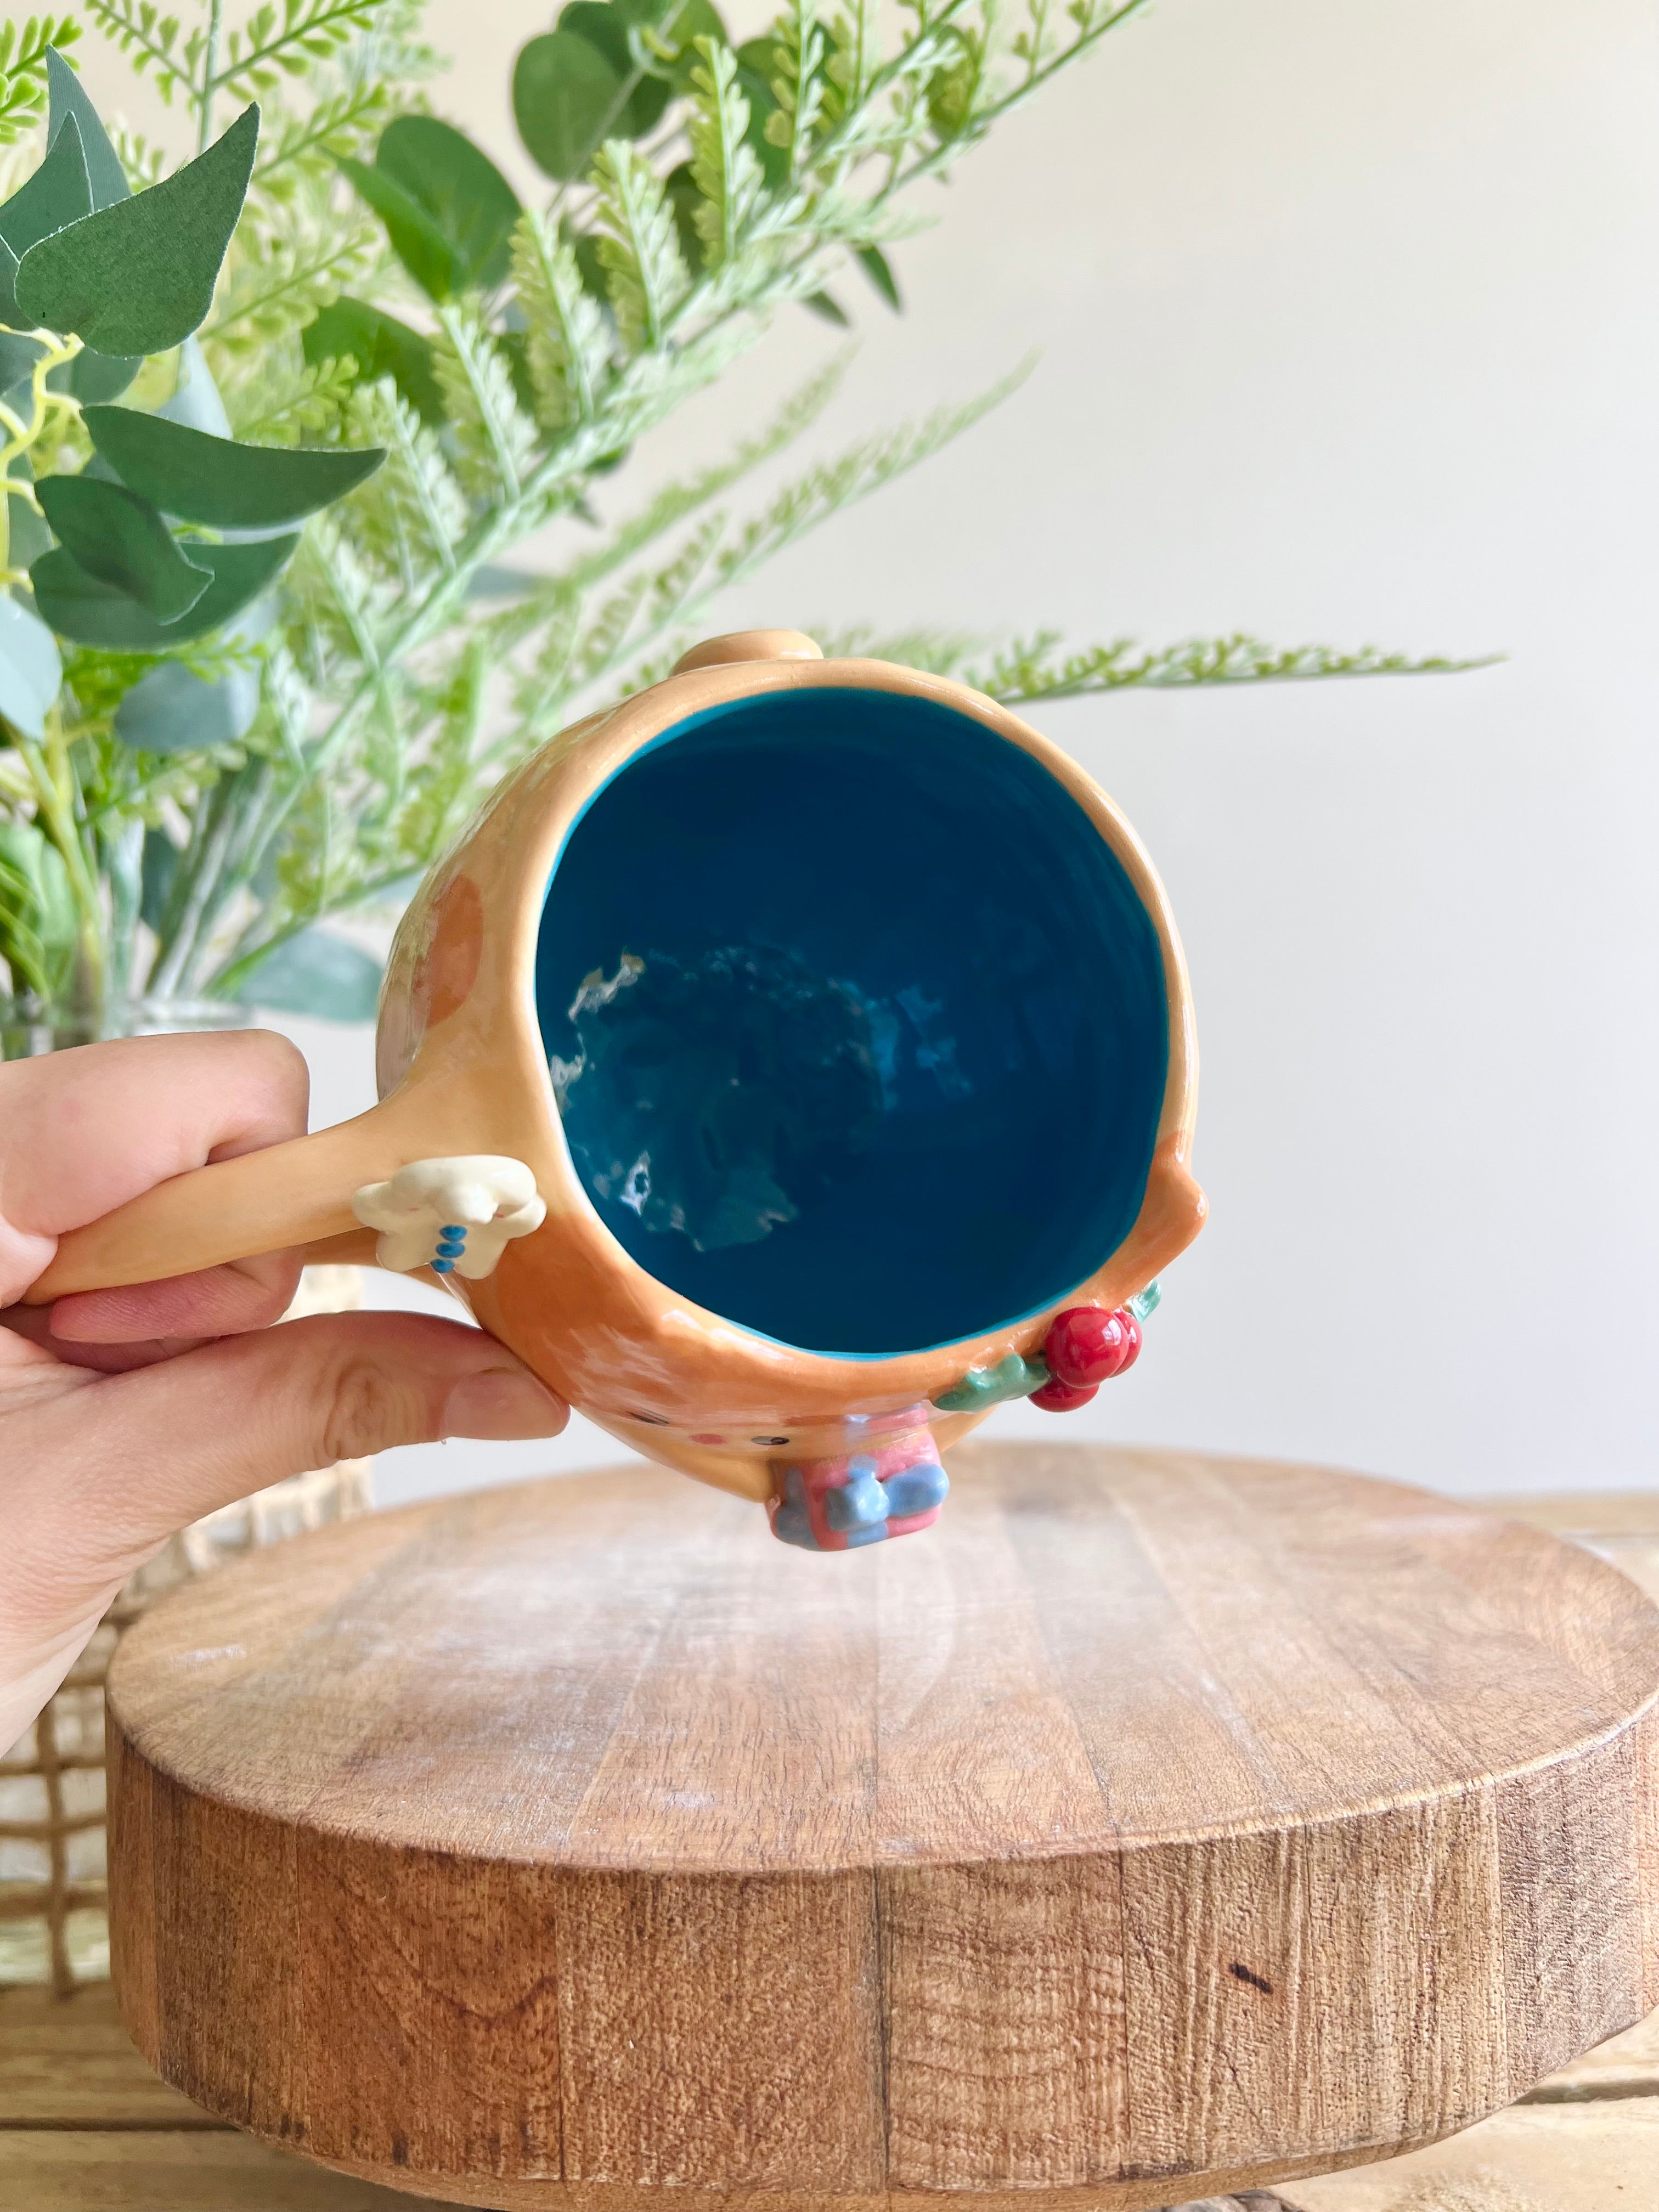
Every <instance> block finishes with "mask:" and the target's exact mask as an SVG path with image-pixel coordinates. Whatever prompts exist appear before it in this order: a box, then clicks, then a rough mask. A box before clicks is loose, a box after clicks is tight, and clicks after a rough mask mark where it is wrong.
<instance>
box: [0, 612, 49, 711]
mask: <svg viewBox="0 0 1659 2212" xmlns="http://www.w3.org/2000/svg"><path fill="white" fill-rule="evenodd" d="M63 681H64V664H63V662H62V661H61V660H60V659H58V642H57V640H56V639H55V638H54V637H53V636H52V632H51V631H50V630H49V629H47V628H46V624H45V623H43V622H42V621H41V620H40V617H39V616H38V615H32V614H31V613H30V612H29V611H28V609H27V607H24V606H20V605H18V603H17V601H16V600H15V599H14V598H13V597H12V595H11V593H10V592H0V714H3V715H4V716H5V718H6V720H7V721H9V723H10V724H11V726H12V727H13V729H15V730H21V732H22V733H23V735H24V736H25V737H26V738H36V739H37V740H38V739H40V738H44V737H45V735H46V712H47V709H48V708H50V707H51V705H52V701H53V700H54V699H56V697H57V696H58V689H59V687H60V685H61V684H62V683H63Z"/></svg>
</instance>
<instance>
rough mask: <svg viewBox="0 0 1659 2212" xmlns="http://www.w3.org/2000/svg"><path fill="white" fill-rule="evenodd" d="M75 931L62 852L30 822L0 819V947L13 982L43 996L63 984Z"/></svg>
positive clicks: (71, 893) (73, 952)
mask: <svg viewBox="0 0 1659 2212" xmlns="http://www.w3.org/2000/svg"><path fill="white" fill-rule="evenodd" d="M79 935H80V928H79V917H78V916H77V915H76V910H75V894H74V891H73V890H72V889H71V888H70V878H69V870H68V869H67V868H66V867H65V866H64V856H63V854H61V853H60V852H59V851H58V848H57V847H56V846H55V845H54V844H53V843H52V841H51V840H50V839H49V838H48V837H46V836H45V835H44V834H43V832H41V831H40V830H39V829H36V828H35V826H34V824H33V823H32V822H16V821H0V952H3V953H4V954H5V956H6V960H7V963H8V965H9V967H10V969H11V971H12V982H13V985H14V987H19V986H21V988H23V989H24V990H28V991H33V992H34V993H36V994H38V995H39V996H40V997H41V998H43V999H48V998H52V997H53V996H54V995H56V994H58V992H60V991H62V990H64V988H65V987H66V986H67V985H68V983H69V981H70V977H71V975H72V974H73V971H74V967H75V956H76V944H77V941H78V939H79Z"/></svg>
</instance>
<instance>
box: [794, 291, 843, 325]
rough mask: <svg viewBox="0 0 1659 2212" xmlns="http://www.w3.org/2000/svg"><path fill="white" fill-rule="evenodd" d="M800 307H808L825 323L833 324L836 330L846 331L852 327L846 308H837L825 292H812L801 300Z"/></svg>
mask: <svg viewBox="0 0 1659 2212" xmlns="http://www.w3.org/2000/svg"><path fill="white" fill-rule="evenodd" d="M801 305H802V307H810V308H811V311H812V313H814V314H815V315H821V316H822V317H823V319H824V321H825V322H826V323H833V324H834V325H836V329H837V330H842V331H844V330H848V329H850V328H851V326H852V317H851V316H850V315H849V314H848V312H847V310H846V308H845V307H840V306H838V305H837V304H836V301H834V300H832V299H831V298H830V296H829V294H828V293H827V292H814V293H812V294H811V295H810V296H809V297H807V298H806V299H805V300H803V301H801Z"/></svg>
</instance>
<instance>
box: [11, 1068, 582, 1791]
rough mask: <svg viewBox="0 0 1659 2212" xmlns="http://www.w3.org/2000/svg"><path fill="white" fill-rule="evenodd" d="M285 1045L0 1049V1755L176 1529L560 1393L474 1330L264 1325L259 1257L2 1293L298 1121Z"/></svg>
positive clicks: (529, 1421) (553, 1407) (417, 1320)
mask: <svg viewBox="0 0 1659 2212" xmlns="http://www.w3.org/2000/svg"><path fill="white" fill-rule="evenodd" d="M307 1087H308V1086H307V1074H306V1066H305V1062H304V1060H302V1059H301V1056H300V1054H298V1053H297V1052H296V1051H295V1049H294V1048H293V1047H292V1046H291V1045H290V1044H289V1043H288V1042H287V1041H286V1040H285V1039H284V1038H282V1037H279V1036H274V1035H272V1034H271V1033H270V1032H269V1031H267V1030H240V1031H234V1032H229V1033H223V1034H218V1035H209V1036H159V1037H135V1038H131V1039H129V1040H125V1041H123V1042H118V1043H112V1044H94V1045H85V1046H82V1047H81V1048H78V1049H77V1050H75V1051H72V1052H61V1053H52V1054H47V1055H46V1056H45V1057H43V1058H40V1059H37V1060H9V1061H7V1062H5V1063H4V1064H3V1065H0V1750H3V1749H5V1748H6V1747H8V1746H9V1745H10V1744H12V1743H14V1742H15V1741H16V1739H17V1738H18V1737H19V1736H20V1735H21V1734H22V1732H23V1730H24V1729H26V1728H27V1726H28V1724H29V1723H30V1722H31V1721H32V1720H33V1718H34V1717H35V1715H36V1714H37V1713H38V1712H39V1711H40V1708H41V1707H42V1706H43V1705H45V1704H46V1700H47V1699H48V1698H50V1697H51V1695H52V1692H53V1691H54V1690H55V1689H56V1688H57V1687H58V1684H59V1683H60V1682H61V1681H62V1680H63V1679H64V1675H65V1674H67V1673H68V1672H69V1669H70V1666H71V1665H72V1664H73V1663H74V1662H75V1660H76V1657H77V1656H78V1655H79V1654H80V1652H81V1651H82V1650H83V1649H84V1648H85V1646H86V1644H87V1643H88V1639H89V1638H90V1637H91V1635H92V1632H93V1631H94V1629H95V1628H96V1626H98V1623H99V1621H100V1619H101V1618H102V1616H103V1614H104V1612H105V1611H106V1608H107V1607H108V1605H109V1603H110V1601H111V1600H112V1598H113V1597H114V1595H115V1594H116V1592H117V1590H118V1589H119V1588H120V1586H121V1584H122V1583H124V1582H125V1580H126V1578H127V1577H128V1576H129V1575H130V1574H131V1572H132V1571H133V1570H134V1569H135V1568H136V1567H138V1566H141V1565H143V1562H144V1561H145V1560H146V1559H150V1558H152V1557H153V1556H154V1555H155V1553H157V1552H158V1551H160V1549H161V1547H162V1545H163V1544H165V1543H166V1541H167V1538H168V1537H169V1536H170V1535H172V1534H173V1531H174V1530H175V1529H178V1528H182V1527H183V1526H184V1525H185V1523H186V1522H190V1521H194V1520H197V1519H198V1518H199V1517H200V1516H201V1515H203V1514H204V1513H210V1512H211V1511H212V1510H214V1508H215V1507H216V1506H220V1505H227V1504H230V1503H231V1501H232V1500H233V1499H234V1498H245V1497H246V1496H247V1494H248V1493H249V1492H251V1491H254V1490H258V1489H260V1488H262V1487H263V1486H264V1485H265V1484H267V1483H270V1482H277V1481H280V1480H282V1479H283V1477H284V1476H285V1475H290V1474H304V1473H305V1472H306V1471H307V1469H309V1468H318V1467H327V1466H329V1465H331V1463H332V1462H334V1461H335V1460H337V1459H352V1458H356V1457H359V1456H362V1455H366V1454H368V1453H370V1452H376V1451H382V1450H385V1449H386V1448H387V1447H389V1446H390V1445H392V1444H408V1443H426V1442H428V1441H431V1440H432V1439H434V1438H436V1437H451V1436H462V1437H551V1436H556V1435H557V1434H558V1432H559V1431H560V1430H561V1429H562V1427H563V1426H564V1425H565V1421H566V1419H568V1408H567V1407H565V1406H563V1405H562V1403H561V1402H560V1401H559V1400H558V1399H556V1397H554V1396H553V1395H552V1393H551V1392H550V1391H549V1390H547V1389H544V1387H543V1385H542V1384H541V1383H538V1381H537V1380H536V1378H535V1377H534V1376H532V1374H531V1373H530V1371H529V1370H528V1369H527V1368H526V1367H524V1366H522V1365H520V1363H519V1361H518V1360H516V1359H515V1358H513V1354H512V1353H511V1352H508V1351H507V1350H506V1349H505V1348H504V1347H503V1346H501V1345H499V1344H497V1343H496V1342H495V1340H494V1339H493V1338H492V1337H489V1336H486V1335H484V1334H483V1332H482V1331H481V1330H479V1329H476V1328H470V1327H468V1326H467V1325H466V1324H465V1323H464V1322H453V1321H439V1320H436V1319H435V1318H431V1317H429V1316H424V1315H419V1314H407V1313H363V1314H339V1315H325V1316H316V1317H315V1318H313V1319H311V1320H308V1321H297V1322H287V1323H285V1324H284V1325H283V1327H282V1328H269V1327H267V1324H268V1323H269V1322H274V1321H276V1319H277V1318H278V1316H280V1315H281V1314H282V1313H283V1311H284V1310H285V1309H286V1308H287V1306H288V1304H289V1300H290V1299H291V1298H292V1297H293V1295H294V1291H295V1285H296V1283H297V1281H298V1279H299V1273H300V1261H299V1259H298V1257H297V1255H295V1254H293V1253H272V1254H269V1255H266V1256H264V1258H262V1259H257V1260H246V1261H239V1262H238V1263H236V1264H235V1265H234V1266H228V1267H209V1268H205V1269H204V1270H203V1271H201V1272H200V1273H196V1274H190V1275H177V1276H174V1277H173V1278H172V1279H170V1280H168V1281H166V1282H157V1283H143V1284H139V1285H135V1286H134V1287H132V1288H131V1289H127V1290H107V1291H82V1292H81V1293H79V1294H78V1295H76V1296H75V1297H64V1298H59V1299H58V1301H57V1303H56V1304H54V1305H52V1306H39V1307H27V1306H20V1305H18V1304H16V1303H15V1301H16V1300H17V1299H19V1298H20V1297H21V1296H22V1295H23V1293H24V1292H25V1291H27V1288H28V1286H29V1285H30V1284H31V1283H33V1281H34V1280H35V1279H36V1278H37V1277H38V1276H40V1275H41V1274H43V1273H45V1271H46V1267H48V1265H49V1264H50V1263H51V1261H52V1255H53V1254H54V1252H55V1251H56V1249H57V1243H58V1237H60V1236H61V1235H63V1234H64V1232H65V1231H68V1230H70V1229H76V1228H79V1227H80V1226H81V1225H82V1224H83V1223H86V1222H88V1221H95V1220H97V1219H99V1218H100V1217H101V1216H102V1215H104V1214H106V1213H107V1212H109V1211H110V1209H111V1208H112V1206H119V1205H120V1204H122V1203H123V1202H124V1201H125V1200H127V1199H130V1198H133V1197H136V1196H137V1194H138V1193H139V1192H140V1191H144V1190H148V1189H149V1188H151V1187H152V1186H153V1185H154V1184H155V1183H158V1182H165V1181H166V1179H167V1177H168V1176H175V1175H180V1174H182V1173H184V1171H185V1170H186V1169H189V1168H195V1167H200V1166H202V1165H204V1164H205V1163H206V1162H208V1161H210V1160H220V1159H229V1158H234V1156H235V1155H236V1154H238V1153H240V1152H258V1151H259V1150H260V1149H261V1148H262V1147H264V1146H267V1145H275V1144H281V1143H283V1141H284V1140H285V1139H288V1138H290V1137H297V1136H302V1135H303V1134H304V1133H305V1127H306V1106H307Z"/></svg>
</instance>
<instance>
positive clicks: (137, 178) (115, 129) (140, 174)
mask: <svg viewBox="0 0 1659 2212" xmlns="http://www.w3.org/2000/svg"><path fill="white" fill-rule="evenodd" d="M109 137H110V143H111V145H112V146H113V147H114V149H115V155H116V159H117V160H118V161H119V162H120V164H121V167H123V168H124V169H125V171H126V174H127V182H128V183H129V184H130V185H131V186H132V189H133V191H135V192H142V191H149V187H150V186H151V185H159V184H160V183H161V179H162V178H163V177H164V176H166V174H167V170H168V168H169V167H170V166H171V165H170V163H169V162H168V160H167V149H166V148H165V147H164V146H157V145H155V144H154V143H152V142H151V141H150V140H149V138H147V137H145V136H144V134H143V131H130V130H129V129H128V128H127V126H126V125H125V123H119V122H117V123H112V124H111V125H110V126H109Z"/></svg>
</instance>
